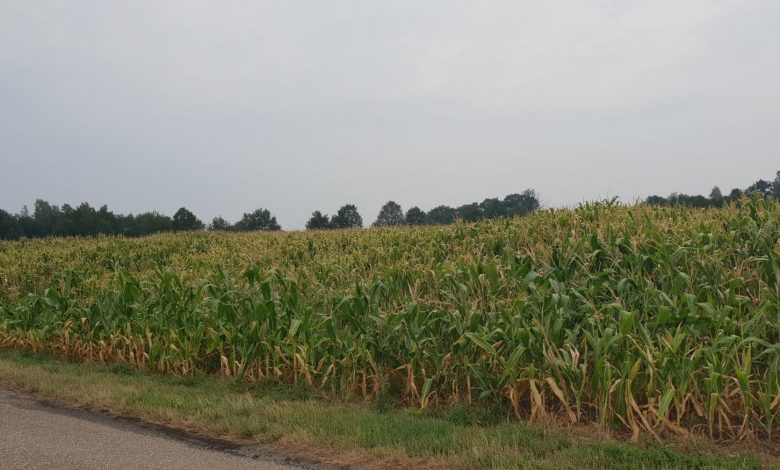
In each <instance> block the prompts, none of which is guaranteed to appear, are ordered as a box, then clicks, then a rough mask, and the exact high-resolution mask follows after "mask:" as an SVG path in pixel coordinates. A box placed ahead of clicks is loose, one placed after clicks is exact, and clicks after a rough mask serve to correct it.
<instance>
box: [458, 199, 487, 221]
mask: <svg viewBox="0 0 780 470" xmlns="http://www.w3.org/2000/svg"><path fill="white" fill-rule="evenodd" d="M457 211H458V217H459V218H460V219H461V220H463V221H464V222H476V221H478V220H480V219H481V218H482V217H483V214H482V209H481V208H480V207H479V204H477V203H476V202H472V203H471V204H463V205H462V206H460V207H458V209H457Z"/></svg>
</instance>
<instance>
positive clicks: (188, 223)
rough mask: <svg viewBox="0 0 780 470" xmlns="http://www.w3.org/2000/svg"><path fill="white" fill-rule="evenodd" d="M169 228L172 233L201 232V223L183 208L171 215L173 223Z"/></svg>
mask: <svg viewBox="0 0 780 470" xmlns="http://www.w3.org/2000/svg"><path fill="white" fill-rule="evenodd" d="M171 226H172V228H173V231H174V232H187V231H193V230H203V222H201V221H200V219H198V218H197V217H195V214H193V213H192V212H190V211H189V210H187V208H185V207H181V208H179V210H177V211H176V213H175V214H173V223H172V225H171Z"/></svg>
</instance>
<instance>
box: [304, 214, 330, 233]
mask: <svg viewBox="0 0 780 470" xmlns="http://www.w3.org/2000/svg"><path fill="white" fill-rule="evenodd" d="M329 228H331V224H330V219H329V218H328V216H327V215H324V214H323V213H322V212H320V211H314V212H312V213H311V218H310V219H309V220H308V221H307V222H306V229H307V230H326V229H329Z"/></svg>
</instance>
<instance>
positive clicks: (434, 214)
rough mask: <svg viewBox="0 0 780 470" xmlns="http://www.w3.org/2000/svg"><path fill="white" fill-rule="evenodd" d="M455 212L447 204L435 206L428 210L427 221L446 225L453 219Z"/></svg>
mask: <svg viewBox="0 0 780 470" xmlns="http://www.w3.org/2000/svg"><path fill="white" fill-rule="evenodd" d="M456 215H457V212H456V211H455V209H453V208H452V207H449V206H436V207H434V208H433V209H431V210H430V211H429V212H428V221H429V222H430V223H432V224H433V225H447V224H451V223H452V222H454V221H455V216H456Z"/></svg>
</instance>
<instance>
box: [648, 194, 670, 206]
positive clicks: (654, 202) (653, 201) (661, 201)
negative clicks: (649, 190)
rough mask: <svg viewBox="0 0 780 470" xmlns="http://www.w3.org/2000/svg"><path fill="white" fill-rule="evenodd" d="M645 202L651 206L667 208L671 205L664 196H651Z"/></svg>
mask: <svg viewBox="0 0 780 470" xmlns="http://www.w3.org/2000/svg"><path fill="white" fill-rule="evenodd" d="M645 202H646V203H647V205H649V206H667V205H669V201H667V200H666V198H665V197H663V196H649V197H648V198H647V199H646V200H645Z"/></svg>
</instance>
